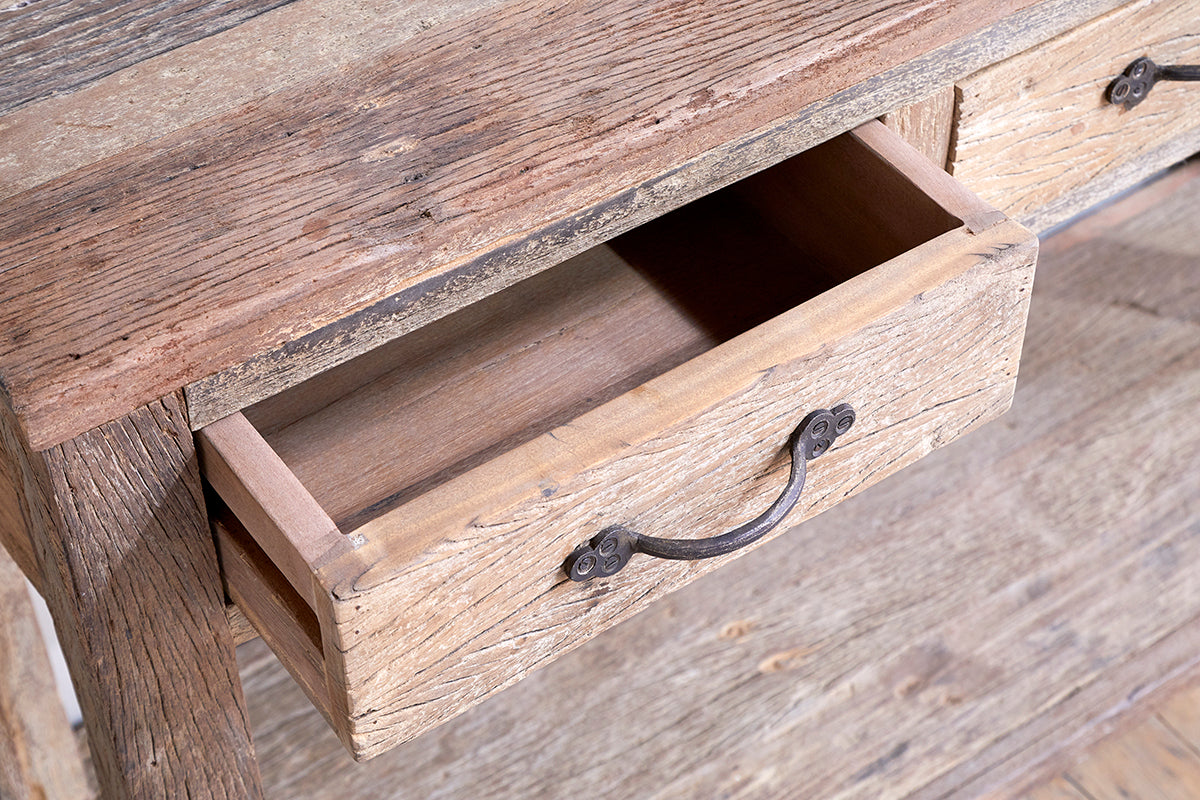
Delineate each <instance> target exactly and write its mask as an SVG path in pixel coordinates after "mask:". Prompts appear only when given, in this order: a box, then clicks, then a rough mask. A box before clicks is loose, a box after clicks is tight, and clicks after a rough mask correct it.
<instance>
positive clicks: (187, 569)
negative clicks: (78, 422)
mask: <svg viewBox="0 0 1200 800" xmlns="http://www.w3.org/2000/svg"><path fill="white" fill-rule="evenodd" d="M2 410H3V412H4V413H2V414H0V434H2V435H3V437H4V439H5V445H6V448H7V449H8V451H9V452H10V453H17V454H18V457H19V459H20V463H19V468H20V473H21V477H22V491H23V493H24V496H25V497H26V499H27V504H26V507H27V509H28V511H27V513H28V515H29V516H28V518H27V520H26V522H27V525H28V528H29V530H30V532H31V535H32V538H33V540H34V544H35V546H36V548H37V550H38V556H39V559H38V560H39V563H40V565H41V568H42V592H43V595H44V596H45V598H46V601H47V603H48V605H49V606H50V609H51V612H52V613H53V615H54V620H55V625H56V628H57V630H58V634H59V638H60V640H61V641H62V643H63V650H64V652H65V655H66V657H67V663H68V664H69V666H70V668H71V676H72V679H73V680H74V682H75V689H76V694H77V695H78V697H79V699H80V703H81V705H82V707H83V713H84V720H85V722H86V724H87V726H88V740H89V744H90V746H91V750H92V756H93V758H92V761H93V764H94V765H95V767H96V771H97V773H98V774H99V777H100V784H101V787H102V789H103V792H104V793H105V795H106V796H111V797H130V798H161V797H170V796H187V795H189V794H190V795H191V796H204V797H215V798H234V797H236V798H245V797H261V788H260V786H259V778H258V768H257V765H256V764H255V761H254V748H253V745H252V743H251V741H250V736H249V732H248V730H247V727H248V723H247V720H246V717H245V705H244V701H243V699H242V694H241V685H240V683H239V682H238V676H237V670H236V664H235V663H234V657H233V640H232V637H231V636H230V633H229V627H228V624H227V623H226V620H225V613H224V604H223V602H222V595H221V586H220V579H219V576H218V572H217V564H216V558H215V553H214V551H213V545H212V538H211V533H210V531H209V529H208V525H207V524H206V521H205V516H204V504H203V503H204V501H203V497H202V496H201V489H200V475H199V470H198V468H197V465H196V457H195V453H194V451H193V449H192V438H191V434H190V432H189V430H188V427H187V422H186V418H185V416H184V413H183V404H182V397H181V396H179V395H175V396H169V397H166V398H164V399H163V400H161V401H160V402H157V403H155V404H153V405H152V406H148V407H146V408H143V409H141V410H140V411H138V412H136V413H135V414H133V415H131V416H129V417H127V418H125V419H122V420H120V421H118V422H114V423H111V424H107V425H105V426H103V427H101V428H97V429H96V430H94V431H91V432H89V433H87V434H84V435H83V436H81V437H78V438H76V439H73V440H71V441H69V442H66V443H64V444H62V445H60V446H57V447H55V448H53V449H51V450H49V451H46V452H43V453H37V452H31V451H30V450H28V449H27V448H25V447H23V446H22V445H23V444H24V443H23V442H22V441H21V437H20V435H19V432H18V431H17V429H16V426H15V424H14V421H13V419H12V416H11V412H10V411H9V410H8V409H2Z"/></svg>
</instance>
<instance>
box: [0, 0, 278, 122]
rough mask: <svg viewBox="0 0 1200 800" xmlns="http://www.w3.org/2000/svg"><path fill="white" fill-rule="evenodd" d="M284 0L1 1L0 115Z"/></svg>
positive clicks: (228, 25) (231, 24)
mask: <svg viewBox="0 0 1200 800" xmlns="http://www.w3.org/2000/svg"><path fill="white" fill-rule="evenodd" d="M287 2H289V0H220V1H219V2H216V3H211V2H209V3H206V2H200V1H199V0H185V2H182V3H178V2H166V1H165V0H119V2H95V1H94V0H93V2H71V0H32V1H31V2H10V3H8V4H7V5H6V6H5V7H2V8H0V74H3V75H4V76H5V80H4V83H3V85H0V115H4V114H6V113H8V112H11V111H12V110H13V109H16V108H20V107H21V106H23V105H26V104H28V103H36V102H37V101H39V100H42V99H44V98H46V97H50V96H52V95H57V94H66V93H70V92H73V91H75V90H77V89H79V88H80V87H82V86H85V85H87V84H89V83H91V82H93V81H96V80H98V79H100V78H103V77H105V76H107V75H111V74H113V73H115V72H119V71H121V70H123V69H126V68H129V67H132V66H134V65H136V64H138V63H140V62H142V61H145V60H147V59H149V58H152V57H153V56H156V55H158V54H159V53H163V52H166V51H169V50H173V49H175V48H177V47H181V46H183V45H186V44H188V43H190V42H194V41H196V40H199V39H203V38H205V37H208V36H211V35H213V34H215V33H219V32H221V31H223V30H227V29H229V28H232V27H234V26H236V25H238V24H239V23H241V22H243V21H244V20H247V19H249V18H251V17H254V16H256V15H258V14H261V13H263V12H264V11H268V10H270V9H272V8H275V7H277V6H281V5H283V4H285V3H287Z"/></svg>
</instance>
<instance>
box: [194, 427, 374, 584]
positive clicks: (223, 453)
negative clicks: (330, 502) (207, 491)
mask: <svg viewBox="0 0 1200 800" xmlns="http://www.w3.org/2000/svg"><path fill="white" fill-rule="evenodd" d="M196 442H197V444H198V446H199V454H200V458H201V462H202V468H203V470H204V477H205V478H206V479H207V480H208V482H209V483H210V484H211V485H212V487H213V488H214V489H215V490H216V491H217V493H218V494H220V495H221V498H222V499H223V500H224V501H225V503H226V504H228V505H229V507H230V508H231V509H232V510H233V512H234V513H235V514H236V515H237V517H238V519H240V520H241V522H242V524H243V525H245V526H246V528H247V529H248V530H249V532H250V533H251V535H252V536H254V540H255V541H256V542H258V545H259V546H260V547H262V549H263V551H264V552H265V553H266V554H267V556H268V557H269V558H270V560H271V561H272V562H273V563H274V564H275V565H276V566H277V567H278V568H279V569H280V570H281V571H282V572H283V574H284V576H285V577H286V578H287V580H288V582H289V583H291V584H292V587H293V588H294V589H295V590H296V591H297V592H299V594H300V596H301V597H302V598H304V600H305V602H307V603H308V604H309V605H310V606H311V605H313V602H314V600H313V597H314V593H313V592H314V589H313V582H312V571H313V570H314V569H318V568H320V566H321V565H323V564H325V563H327V562H328V561H330V560H332V559H334V558H336V557H337V556H340V555H342V554H343V553H348V552H350V551H351V550H353V549H354V546H353V545H352V544H351V542H350V540H349V539H347V538H346V537H345V536H343V535H342V532H341V531H339V530H338V528H337V526H336V525H335V524H334V523H333V520H331V519H330V518H329V516H328V515H327V514H326V513H325V511H324V509H322V508H321V506H320V505H318V504H317V502H316V501H315V500H314V499H313V497H312V495H311V494H309V492H308V490H306V489H305V488H304V486H303V485H302V484H301V483H300V481H298V480H297V479H296V476H295V475H294V474H293V473H292V471H291V470H289V469H288V468H287V465H285V464H284V463H283V461H281V460H280V458H279V456H278V455H276V453H275V451H274V450H272V449H271V447H270V446H269V445H267V443H266V442H265V441H263V439H262V437H261V436H259V435H258V433H257V432H256V431H255V430H254V428H253V426H251V425H250V423H249V422H247V421H246V418H245V417H244V416H242V415H241V414H232V415H230V416H228V417H226V418H225V419H223V420H218V421H217V422H214V423H213V424H211V425H209V426H207V427H205V428H204V429H203V430H201V431H200V432H199V433H198V434H197V435H196ZM334 463H336V464H338V466H339V467H340V466H341V464H340V462H334ZM326 469H330V464H329V462H326Z"/></svg>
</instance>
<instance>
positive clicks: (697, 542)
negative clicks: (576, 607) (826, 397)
mask: <svg viewBox="0 0 1200 800" xmlns="http://www.w3.org/2000/svg"><path fill="white" fill-rule="evenodd" d="M854 420H855V413H854V409H853V408H851V407H850V404H849V403H842V404H841V405H839V406H834V408H833V410H832V411H830V410H826V409H824V408H822V409H818V410H817V411H814V412H812V413H811V414H809V415H808V416H807V417H805V418H804V420H803V421H802V422H801V423H800V424H799V425H798V426H797V427H796V430H794V431H792V436H791V439H790V445H791V453H792V473H791V477H789V478H788V482H787V486H785V487H784V489H783V494H781V495H779V499H778V500H776V501H775V502H774V503H772V504H771V507H770V508H768V509H767V510H766V511H765V512H763V513H762V514H761V515H760V516H758V517H755V518H754V519H752V520H750V521H749V522H747V523H746V524H745V525H741V526H739V527H737V528H734V529H733V530H731V531H729V532H728V533H723V534H721V535H720V536H713V537H711V538H708V539H659V538H657V537H655V536H646V535H645V534H641V533H635V532H633V531H631V530H629V529H628V528H624V527H622V526H620V525H610V526H609V527H607V528H605V529H604V530H602V531H600V532H599V533H598V534H596V535H595V536H593V537H592V538H591V540H590V541H588V543H587V544H581V545H580V546H579V547H576V548H575V550H574V551H572V553H571V555H569V556H568V557H567V561H566V563H565V564H564V565H563V568H564V569H565V570H566V571H567V574H568V575H570V576H571V580H573V581H587V580H591V579H592V578H596V577H607V576H609V575H612V574H614V573H616V572H618V571H620V569H621V568H622V567H624V566H625V565H626V564H628V563H629V559H630V558H631V557H632V556H633V554H634V553H645V554H646V555H648V556H655V557H657V558H669V559H673V560H676V561H694V560H696V559H700V558H712V557H714V556H723V555H725V554H726V553H732V552H733V551H734V550H737V549H738V548H741V547H745V546H746V545H748V544H750V543H751V542H755V541H758V540H759V539H761V538H762V537H763V536H765V535H766V534H767V533H769V532H770V531H771V530H772V529H773V528H774V527H775V526H776V525H778V524H779V523H780V522H782V521H783V518H784V517H786V516H787V515H788V512H790V511H791V510H792V508H793V507H795V505H796V502H797V501H798V500H799V499H800V492H801V491H803V489H804V478H805V476H806V475H807V472H808V469H807V466H806V465H807V463H808V462H809V461H811V460H812V459H814V458H817V457H819V456H821V455H822V454H823V453H825V452H827V451H828V450H829V448H830V447H832V446H833V441H834V439H836V438H837V437H839V436H841V435H842V434H843V433H845V432H846V431H848V430H850V426H851V425H853V424H854Z"/></svg>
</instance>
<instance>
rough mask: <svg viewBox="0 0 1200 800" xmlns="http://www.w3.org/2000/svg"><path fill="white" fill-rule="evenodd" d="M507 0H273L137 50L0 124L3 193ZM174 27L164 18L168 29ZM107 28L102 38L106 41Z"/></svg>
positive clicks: (192, 13) (194, 11)
mask: <svg viewBox="0 0 1200 800" xmlns="http://www.w3.org/2000/svg"><path fill="white" fill-rule="evenodd" d="M498 2H500V0H454V2H451V1H450V0H412V1H411V2H406V3H403V4H390V3H385V4H365V3H363V4H360V3H354V4H350V3H345V2H343V1H342V0H292V1H291V2H287V3H286V4H283V5H280V4H279V3H269V4H265V5H273V6H276V7H275V8H273V9H272V10H270V11H268V12H265V13H261V14H258V15H257V16H254V17H252V18H249V19H245V20H242V21H241V22H239V23H238V24H237V25H236V26H235V27H233V28H230V29H229V30H226V31H223V32H221V33H219V34H214V35H211V36H207V37H205V38H203V39H201V40H198V41H193V42H190V43H187V44H180V43H179V42H173V43H172V44H173V45H179V46H172V47H171V49H168V50H166V51H165V52H163V53H162V54H161V55H157V56H154V57H152V58H145V57H146V56H148V55H151V53H152V52H153V51H152V50H147V51H146V52H142V53H139V54H138V57H139V58H144V60H141V61H139V62H138V64H137V66H136V67H134V68H131V69H123V70H120V71H118V72H115V73H112V74H109V75H107V76H106V77H103V78H98V79H96V80H93V81H92V82H90V83H89V84H88V85H86V86H81V87H77V88H74V89H73V90H72V91H71V92H70V93H69V94H65V95H56V96H53V97H49V98H46V99H43V100H41V101H40V102H37V103H33V104H28V105H24V106H23V107H21V108H20V109H18V110H16V111H11V112H9V113H8V115H7V116H6V117H5V118H4V119H3V120H2V121H0V200H2V199H6V198H8V197H11V196H12V195H14V194H17V193H18V192H20V191H24V190H25V189H30V188H32V187H34V186H37V185H39V184H42V183H46V182H47V181H49V180H52V179H54V178H58V177H61V176H63V175H66V174H68V173H70V172H72V171H74V170H76V169H79V168H80V167H83V166H86V165H88V164H94V163H96V162H97V161H100V160H102V159H104V158H107V157H109V156H113V155H116V154H118V153H120V152H122V151H123V150H128V149H129V148H131V147H134V146H136V145H139V144H144V143H146V142H149V141H152V140H153V139H157V138H158V137H160V136H164V135H166V134H168V133H172V132H174V131H178V130H180V129H182V128H186V127H188V126H189V125H194V124H196V123H198V122H200V121H201V120H204V119H207V118H208V117H212V116H215V115H217V114H222V113H228V112H230V111H232V110H234V109H237V108H240V107H241V106H244V105H246V104H247V103H250V102H252V101H255V100H261V99H262V98H264V97H266V96H267V95H269V94H271V93H272V92H276V91H279V90H281V89H284V88H286V87H288V86H294V85H296V84H301V83H309V82H312V83H315V84H316V85H317V86H318V88H319V86H320V79H319V77H318V76H320V75H322V74H324V73H332V72H336V71H337V70H338V69H339V68H341V67H344V66H345V65H347V64H349V63H351V62H353V61H355V60H359V59H362V58H365V57H367V56H369V55H372V54H378V53H380V52H382V51H384V50H386V49H387V48H388V47H389V46H393V45H395V44H396V43H397V42H400V41H404V40H406V39H411V38H412V37H414V36H417V35H419V34H421V33H423V32H425V31H427V30H429V29H431V28H433V27H435V26H437V25H439V24H441V23H443V22H444V21H446V20H447V19H453V18H456V17H461V16H464V15H466V14H468V13H474V12H478V11H480V10H481V9H484V8H488V7H492V6H494V5H496V4H497V3H498ZM39 5H45V3H44V0H39ZM76 5H78V4H76ZM124 5H125V6H126V7H128V6H129V5H130V4H129V3H125V4H124ZM112 6H113V4H111V3H110V4H108V7H110V8H111V7H112ZM147 7H148V6H147ZM178 7H179V6H178V5H175V6H174V8H178ZM218 7H219V6H218ZM259 7H260V8H261V7H264V4H259ZM213 8H214V6H213V4H206V5H205V7H204V8H203V9H198V8H195V7H193V8H191V9H189V11H188V15H189V17H190V18H192V19H196V18H202V17H204V16H205V14H206V13H207V14H211V13H212V9H213ZM224 8H225V9H226V10H228V8H229V5H228V4H227V3H226V4H225V5H224ZM2 13H3V12H0V14H2ZM100 15H102V14H100ZM0 19H2V17H0ZM172 21H173V22H174V23H176V24H179V23H180V22H183V23H185V24H186V23H188V22H189V20H185V19H183V18H182V17H181V18H179V19H174V20H172ZM165 27H166V26H161V25H160V26H158V30H159V32H160V33H162V32H165V30H164V29H165ZM104 33H105V31H104V30H101V31H99V32H96V33H94V34H93V35H94V36H96V38H97V39H103V34H104ZM109 33H111V31H109ZM149 42H150V40H148V39H143V40H142V43H143V45H145V44H147V43H149ZM83 54H84V55H85V54H86V50H85V51H84V53H83ZM41 55H43V56H49V55H51V54H48V53H42V54H41ZM77 55H80V54H77ZM46 60H47V62H48V63H53V62H54V59H53V58H52V57H50V58H46ZM80 66H83V67H85V68H86V65H80ZM43 88H44V87H43Z"/></svg>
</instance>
